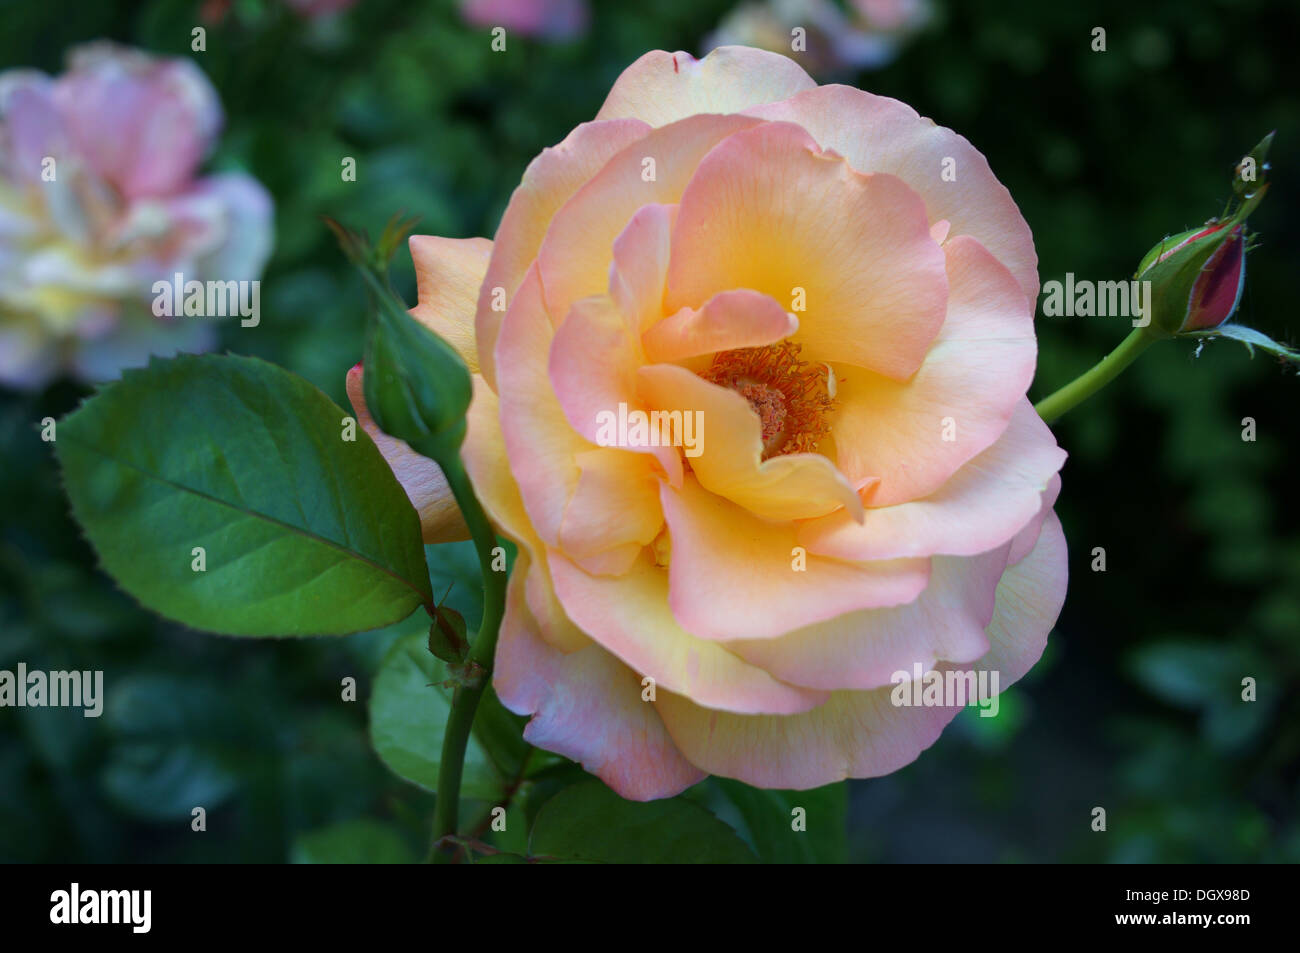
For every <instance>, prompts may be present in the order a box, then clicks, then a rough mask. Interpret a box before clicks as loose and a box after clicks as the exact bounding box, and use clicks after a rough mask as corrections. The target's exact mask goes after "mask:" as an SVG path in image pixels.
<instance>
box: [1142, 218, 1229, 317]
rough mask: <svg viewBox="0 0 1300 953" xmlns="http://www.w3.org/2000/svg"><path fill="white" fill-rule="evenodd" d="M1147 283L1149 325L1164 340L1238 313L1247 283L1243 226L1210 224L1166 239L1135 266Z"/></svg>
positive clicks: (1222, 223)
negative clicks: (1163, 333) (1149, 311)
mask: <svg viewBox="0 0 1300 953" xmlns="http://www.w3.org/2000/svg"><path fill="white" fill-rule="evenodd" d="M1137 277H1138V278H1139V280H1148V281H1150V282H1151V299H1150V300H1151V301H1152V303H1153V309H1154V312H1155V313H1154V314H1153V315H1152V319H1153V321H1152V323H1153V324H1154V325H1155V326H1156V327H1158V328H1159V329H1160V330H1162V331H1164V332H1165V333H1167V334H1179V333H1183V332H1189V331H1207V330H1209V329H1210V328H1217V327H1218V326H1219V325H1221V324H1223V323H1224V322H1225V321H1227V320H1228V319H1229V318H1230V317H1232V315H1233V313H1234V312H1235V311H1236V310H1237V304H1238V303H1239V302H1240V301H1241V290H1242V288H1243V287H1244V285H1245V280H1246V236H1245V233H1244V227H1243V226H1242V225H1234V224H1233V223H1232V221H1228V222H1215V223H1213V224H1210V225H1202V226H1200V227H1199V228H1193V229H1189V230H1188V231H1186V232H1183V233H1182V234H1180V235H1173V236H1171V237H1169V238H1166V239H1165V240H1164V241H1163V242H1161V243H1160V244H1159V245H1157V246H1156V247H1155V248H1153V249H1151V251H1149V252H1147V254H1146V257H1145V258H1143V259H1142V264H1141V265H1139V266H1138V272H1137Z"/></svg>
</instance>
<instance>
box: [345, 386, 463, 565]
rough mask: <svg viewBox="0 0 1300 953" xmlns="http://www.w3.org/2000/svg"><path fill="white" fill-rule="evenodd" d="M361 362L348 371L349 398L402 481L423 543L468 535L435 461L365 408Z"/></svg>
mask: <svg viewBox="0 0 1300 953" xmlns="http://www.w3.org/2000/svg"><path fill="white" fill-rule="evenodd" d="M361 373H362V371H361V365H360V364H358V365H356V367H354V368H352V370H350V371H348V381H347V390H348V400H350V401H351V402H352V409H353V410H354V411H355V412H356V415H357V423H358V424H359V425H360V427H361V429H362V430H364V431H365V432H366V433H368V434H369V435H370V439H371V440H373V441H374V442H375V446H377V447H378V448H379V452H380V453H381V454H383V457H384V459H385V460H387V461H388V465H389V466H390V467H392V470H393V474H394V475H395V476H396V477H397V482H398V483H400V484H402V489H403V490H405V491H406V495H407V497H408V498H409V499H410V501H411V505H412V506H414V507H415V509H416V511H417V512H419V514H420V527H421V529H422V530H423V532H424V541H425V542H426V543H446V542H451V541H454V540H459V539H469V527H467V526H466V525H465V519H464V517H462V516H461V515H460V509H459V507H457V506H456V500H455V497H453V496H452V494H451V488H450V487H449V486H448V485H447V478H446V477H444V476H443V475H442V470H441V469H439V468H438V464H436V463H434V462H433V461H432V460H430V459H429V458H428V457H422V456H420V455H419V454H418V453H416V452H415V451H414V450H412V449H411V448H410V447H409V446H407V445H406V444H405V443H403V442H402V441H401V440H398V439H396V438H395V437H390V436H389V435H388V434H386V433H384V432H383V431H382V430H380V429H379V425H378V424H376V423H375V421H374V418H372V417H371V416H370V411H369V410H367V409H366V394H365V388H364V385H363V384H362V378H361Z"/></svg>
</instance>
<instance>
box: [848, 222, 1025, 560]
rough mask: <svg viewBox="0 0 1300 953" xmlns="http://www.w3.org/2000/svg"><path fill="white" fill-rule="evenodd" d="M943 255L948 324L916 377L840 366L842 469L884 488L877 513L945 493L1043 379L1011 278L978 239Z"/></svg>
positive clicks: (964, 240) (877, 496)
mask: <svg viewBox="0 0 1300 953" xmlns="http://www.w3.org/2000/svg"><path fill="white" fill-rule="evenodd" d="M943 252H944V255H945V258H946V262H947V273H948V315H947V318H946V319H945V321H944V323H943V326H942V327H941V328H940V329H939V333H938V336H937V337H936V338H935V339H934V343H933V345H932V346H931V347H930V350H929V352H928V353H927V354H926V355H925V360H924V361H923V362H922V364H921V367H920V369H919V370H918V371H917V372H916V374H915V375H913V376H912V377H911V378H909V379H908V380H906V381H897V380H892V379H890V378H887V377H882V376H880V375H876V374H872V373H870V372H869V371H865V370H861V369H859V368H854V367H847V366H842V365H836V372H837V375H838V376H839V378H840V380H839V387H838V394H837V401H838V405H837V407H836V410H835V413H834V416H833V417H832V420H831V429H832V431H833V432H834V434H835V447H836V453H837V454H838V456H837V458H836V462H837V463H838V464H839V467H840V469H841V470H842V471H843V472H844V474H845V476H847V477H848V478H849V480H851V481H858V480H861V479H863V478H865V477H869V476H874V477H877V478H878V479H879V481H880V482H879V483H878V484H877V485H876V487H875V489H874V490H873V491H872V492H871V495H870V496H869V497H867V502H868V504H869V505H871V506H888V505H889V504H892V503H901V502H905V501H907V500H915V499H920V498H922V497H925V496H927V495H929V494H930V493H932V492H933V491H934V490H936V489H938V488H939V487H940V486H942V485H943V484H944V482H945V481H947V480H948V479H949V477H951V476H952V475H953V474H954V473H956V472H957V471H958V469H959V468H960V467H961V466H962V464H964V463H966V461H968V460H970V459H971V458H972V457H974V456H975V455H976V454H978V453H980V452H981V451H982V450H985V449H986V448H988V447H989V446H991V445H992V444H993V442H994V441H995V440H997V438H998V437H999V436H1000V435H1001V433H1002V431H1003V430H1005V429H1006V427H1007V421H1008V420H1010V419H1011V415H1012V412H1013V411H1014V410H1015V408H1016V407H1017V405H1018V404H1020V403H1021V402H1022V401H1023V400H1024V395H1025V391H1026V390H1027V389H1028V387H1029V382H1030V380H1032V378H1033V376H1034V360H1035V357H1036V355H1037V344H1036V342H1035V340H1034V326H1033V316H1032V312H1031V310H1030V308H1029V304H1028V302H1026V301H1025V297H1024V295H1023V294H1021V293H1020V288H1019V286H1018V285H1017V284H1016V282H1015V279H1014V278H1012V276H1011V273H1010V272H1008V271H1007V270H1006V269H1005V268H1004V267H1002V265H1001V264H999V263H998V261H997V259H995V258H994V257H993V256H992V255H990V254H989V253H988V252H987V251H986V250H985V249H984V248H983V247H982V246H981V245H980V244H979V243H978V242H976V241H975V240H974V239H972V238H969V237H964V236H963V237H958V238H954V239H952V240H950V241H949V242H948V243H947V244H945V245H944V247H943ZM950 438H951V439H950ZM985 548H986V549H987V548H990V547H985Z"/></svg>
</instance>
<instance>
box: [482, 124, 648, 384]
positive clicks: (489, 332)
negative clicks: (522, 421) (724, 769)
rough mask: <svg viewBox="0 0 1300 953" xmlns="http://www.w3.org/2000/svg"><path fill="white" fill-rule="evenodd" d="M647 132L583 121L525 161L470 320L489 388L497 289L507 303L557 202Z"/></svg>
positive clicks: (497, 320) (643, 128) (534, 254)
mask: <svg viewBox="0 0 1300 953" xmlns="http://www.w3.org/2000/svg"><path fill="white" fill-rule="evenodd" d="M649 131H650V127H649V126H647V125H646V124H645V123H643V122H640V121H638V120H635V119H616V120H611V121H609V122H588V123H583V124H582V125H581V126H578V127H577V128H576V129H574V130H573V131H572V132H570V133H569V134H568V135H567V136H565V138H564V141H563V142H561V143H560V144H559V145H556V146H552V147H550V148H549V149H544V150H542V153H541V155H539V156H538V157H537V158H536V159H534V160H533V161H532V162H530V163H529V164H528V168H527V169H526V170H525V171H524V177H523V180H522V181H521V182H520V183H519V187H518V188H517V189H515V191H514V194H513V195H511V196H510V204H509V205H507V206H506V211H505V214H504V215H502V216H501V224H500V225H499V226H498V227H497V234H496V240H495V241H494V242H493V243H492V258H491V260H490V261H489V263H488V270H487V274H485V275H484V276H483V284H482V286H481V287H480V289H479V298H478V309H477V312H476V315H475V319H474V326H475V329H476V331H477V338H478V351H479V355H480V357H479V360H480V362H481V364H482V366H483V376H484V377H485V378H486V379H487V382H488V383H489V384H491V385H492V386H493V387H495V386H496V353H495V351H496V340H497V335H498V334H499V333H500V330H501V321H502V317H503V314H504V311H503V310H497V308H496V307H495V305H496V304H497V301H498V297H499V295H498V289H500V292H499V294H500V296H504V301H502V302H501V303H502V304H503V305H505V306H507V307H508V305H509V304H510V300H511V299H512V298H513V297H514V295H515V293H516V291H517V290H518V289H519V286H520V285H521V284H522V283H523V280H524V276H525V274H526V273H527V271H528V269H529V267H530V266H531V265H532V263H533V261H534V260H535V259H536V257H537V249H538V248H540V247H541V244H542V238H543V237H544V236H545V235H546V229H547V228H548V227H549V226H550V224H551V219H552V218H553V217H554V216H555V213H556V212H557V211H558V210H559V208H560V206H562V205H563V204H564V203H565V202H567V201H568V200H569V197H570V196H572V195H573V193H574V192H576V191H578V189H579V188H581V187H582V185H583V184H584V183H585V182H586V181H587V180H588V179H590V178H591V177H592V176H593V175H595V174H596V173H597V172H598V171H600V168H601V166H603V165H604V164H605V163H606V162H607V161H608V160H609V157H610V156H612V155H614V154H615V153H616V152H618V151H619V150H620V149H622V148H623V147H624V146H626V145H627V144H628V143H630V142H633V141H634V140H636V139H640V138H641V137H642V136H644V135H645V134H646V133H647V132H649Z"/></svg>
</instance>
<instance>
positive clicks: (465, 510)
mask: <svg viewBox="0 0 1300 953" xmlns="http://www.w3.org/2000/svg"><path fill="white" fill-rule="evenodd" d="M439 466H441V467H442V472H443V475H444V476H446V478H447V483H448V485H449V486H450V487H451V492H452V495H453V496H455V497H456V503H457V505H459V506H460V512H461V514H462V515H463V516H464V517H465V523H466V524H467V525H468V526H469V531H470V535H471V536H472V537H473V539H474V548H475V549H476V550H477V551H478V559H479V565H480V567H481V569H482V573H483V621H482V623H481V624H480V625H479V628H478V634H477V635H476V636H475V637H474V642H473V644H472V645H471V646H470V650H469V657H468V658H467V660H466V669H467V670H468V671H471V672H472V671H475V670H476V668H477V671H478V675H479V677H478V679H477V680H476V681H475V682H473V683H472V684H469V685H460V686H457V688H456V691H455V693H454V694H453V695H452V701H451V714H450V716H449V717H448V719H447V729H446V731H445V732H444V734H443V736H442V761H441V764H440V765H439V767H438V799H437V802H436V803H435V805H434V810H433V844H434V847H433V848H432V849H431V853H430V857H429V859H430V860H432V861H433V862H435V863H448V862H450V861H451V860H452V858H453V856H454V855H455V852H456V850H455V848H452V849H451V850H448V849H446V848H445V847H444V848H440V847H439V846H438V842H439V841H440V840H441V839H442V838H444V837H448V836H455V835H456V834H457V833H458V831H457V826H458V824H459V821H460V817H459V814H460V811H459V808H460V780H461V774H462V773H463V771H464V767H465V748H466V746H467V745H468V744H469V734H470V729H471V728H472V727H473V726H474V714H475V712H477V711H478V703H479V699H480V698H482V697H483V692H484V690H485V689H486V688H487V685H488V682H489V680H490V679H491V676H492V659H493V657H494V656H495V655H496V648H497V634H498V632H499V630H500V628H501V616H502V613H503V612H504V611H505V600H506V574H505V573H504V572H497V571H494V570H493V569H492V560H493V555H492V550H493V549H494V548H496V546H497V537H496V533H495V532H493V530H492V524H491V523H490V522H489V521H488V518H487V514H485V513H484V512H483V507H482V506H481V505H480V504H479V501H478V497H476V496H475V495H474V489H473V487H472V486H471V485H470V482H469V476H468V474H466V473H465V467H464V466H463V465H462V464H461V461H460V458H459V457H454V458H452V459H451V460H449V461H447V462H445V463H444V462H442V461H439Z"/></svg>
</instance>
